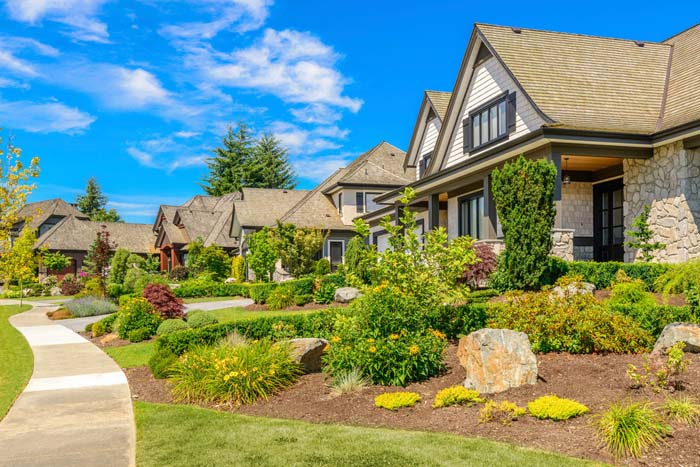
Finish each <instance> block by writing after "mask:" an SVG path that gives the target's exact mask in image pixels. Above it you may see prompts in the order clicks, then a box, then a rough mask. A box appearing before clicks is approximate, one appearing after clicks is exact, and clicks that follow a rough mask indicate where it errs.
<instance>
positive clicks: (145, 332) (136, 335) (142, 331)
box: [129, 327, 153, 343]
mask: <svg viewBox="0 0 700 467" xmlns="http://www.w3.org/2000/svg"><path fill="white" fill-rule="evenodd" d="M152 335H153V333H152V332H151V329H150V328H148V327H143V328H138V329H134V330H133V331H130V332H129V342H134V343H136V342H142V341H145V340H147V339H150V338H151V336H152Z"/></svg>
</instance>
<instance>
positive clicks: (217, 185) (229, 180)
mask: <svg viewBox="0 0 700 467" xmlns="http://www.w3.org/2000/svg"><path fill="white" fill-rule="evenodd" d="M222 143H223V147H218V148H216V149H214V156H213V157H210V158H209V160H208V161H207V166H208V167H209V176H208V177H205V178H204V180H203V181H204V183H205V184H203V185H201V186H202V188H204V191H205V192H206V193H207V194H208V195H210V196H222V195H225V194H227V193H233V192H236V191H240V190H241V188H243V186H244V183H243V181H244V179H245V178H244V174H245V168H246V166H247V165H248V162H249V161H250V158H251V155H252V153H253V139H252V138H251V136H250V130H249V129H248V127H247V126H246V125H245V124H244V123H239V124H238V128H236V129H234V128H233V127H229V128H228V131H227V133H226V136H224V139H223V140H222Z"/></svg>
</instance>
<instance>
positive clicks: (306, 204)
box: [280, 169, 353, 230]
mask: <svg viewBox="0 0 700 467" xmlns="http://www.w3.org/2000/svg"><path fill="white" fill-rule="evenodd" d="M346 171H347V169H338V170H336V171H335V172H334V173H333V174H332V175H331V176H330V177H328V178H327V179H325V180H324V181H323V182H321V183H320V184H319V185H318V186H317V187H316V188H314V189H313V190H311V191H310V192H309V193H307V195H306V196H304V198H302V199H301V200H300V201H299V202H298V203H297V204H296V205H295V206H294V207H292V209H290V210H289V212H287V214H285V215H284V216H283V217H282V219H280V221H281V222H284V223H292V224H294V225H296V226H297V227H313V228H317V229H322V230H352V229H353V226H348V225H345V223H343V219H342V218H341V217H340V214H339V213H338V208H337V207H336V206H335V204H333V201H331V197H330V196H329V195H326V194H324V191H325V190H327V189H329V188H330V187H332V186H335V185H337V183H338V181H340V179H341V178H342V177H343V176H344V175H345V174H346Z"/></svg>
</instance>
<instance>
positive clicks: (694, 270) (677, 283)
mask: <svg viewBox="0 0 700 467" xmlns="http://www.w3.org/2000/svg"><path fill="white" fill-rule="evenodd" d="M698 287H700V259H694V260H691V261H687V262H685V263H680V264H674V265H669V266H667V270H666V271H665V272H664V274H662V275H660V276H659V277H658V278H657V279H656V281H654V290H656V291H657V292H661V293H664V294H672V293H676V294H677V293H688V292H689V291H690V290H692V289H697V288H698Z"/></svg>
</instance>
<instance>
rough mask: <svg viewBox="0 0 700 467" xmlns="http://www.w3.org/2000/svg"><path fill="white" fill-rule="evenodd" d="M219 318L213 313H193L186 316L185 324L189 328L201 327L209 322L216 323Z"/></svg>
mask: <svg viewBox="0 0 700 467" xmlns="http://www.w3.org/2000/svg"><path fill="white" fill-rule="evenodd" d="M218 322H219V320H218V319H216V317H214V316H213V315H211V314H210V313H206V312H199V313H195V314H194V315H191V316H188V317H187V324H188V325H189V326H190V327H191V328H201V327H203V326H209V325H210V324H216V323H218Z"/></svg>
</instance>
